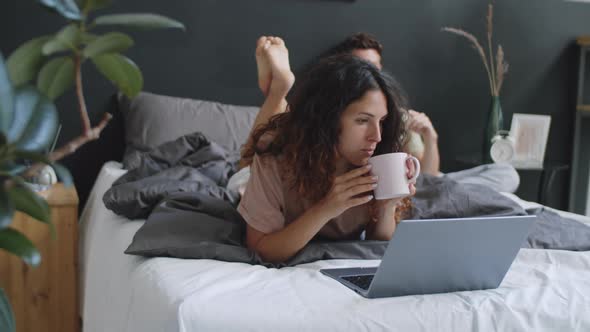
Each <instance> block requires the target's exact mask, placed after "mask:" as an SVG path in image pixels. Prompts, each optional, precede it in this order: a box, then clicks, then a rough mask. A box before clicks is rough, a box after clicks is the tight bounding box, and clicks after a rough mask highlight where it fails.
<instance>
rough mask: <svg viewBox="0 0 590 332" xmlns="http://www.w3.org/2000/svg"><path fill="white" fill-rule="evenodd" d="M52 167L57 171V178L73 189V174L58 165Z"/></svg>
mask: <svg viewBox="0 0 590 332" xmlns="http://www.w3.org/2000/svg"><path fill="white" fill-rule="evenodd" d="M51 167H53V170H54V171H55V174H56V175H57V178H58V179H59V181H60V182H62V183H63V184H64V186H65V187H71V186H73V185H74V179H73V177H72V174H71V173H70V171H69V170H68V169H67V168H65V167H64V166H63V165H61V164H58V163H53V164H51Z"/></svg>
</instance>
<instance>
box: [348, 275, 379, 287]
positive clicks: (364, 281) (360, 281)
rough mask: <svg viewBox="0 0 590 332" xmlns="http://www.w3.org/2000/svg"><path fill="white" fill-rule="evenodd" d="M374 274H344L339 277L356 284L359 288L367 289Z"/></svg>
mask: <svg viewBox="0 0 590 332" xmlns="http://www.w3.org/2000/svg"><path fill="white" fill-rule="evenodd" d="M374 276H375V275H374V274H366V275H362V276H346V277H341V278H342V279H344V280H346V281H348V282H350V283H352V284H353V285H356V286H357V287H359V288H361V289H365V290H366V289H369V285H371V281H373V277H374Z"/></svg>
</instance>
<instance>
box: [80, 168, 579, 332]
mask: <svg viewBox="0 0 590 332" xmlns="http://www.w3.org/2000/svg"><path fill="white" fill-rule="evenodd" d="M122 174H124V171H123V170H121V169H120V164H118V163H115V162H109V163H107V164H105V166H104V167H103V169H102V171H101V173H100V175H99V177H98V179H97V181H96V183H95V185H94V188H93V191H92V193H91V195H90V197H89V200H88V203H87V205H86V207H85V209H84V212H83V215H82V218H81V225H80V226H81V234H80V235H81V250H80V256H81V257H80V259H81V262H80V267H81V273H82V274H81V276H82V279H81V280H82V283H81V286H82V288H83V290H82V294H83V300H82V302H81V305H82V314H83V326H84V331H87V332H93V331H109V332H117V331H141V332H148V331H158V332H161V331H211V330H215V331H247V330H256V331H261V330H267V331H285V330H293V331H304V330H322V331H327V330H334V331H361V330H367V331H467V330H472V331H492V330H500V331H566V330H567V331H590V314H589V313H590V252H569V251H558V250H533V249H522V250H521V251H520V253H519V254H518V256H517V258H516V260H515V261H514V263H513V264H512V267H511V268H510V270H509V272H508V274H507V275H506V277H505V278H504V281H503V282H502V284H501V286H500V287H499V288H498V289H494V290H486V291H474V292H459V293H451V294H437V295H425V296H405V297H399V298H388V299H375V300H367V299H365V298H362V297H360V296H358V295H357V294H355V293H353V292H352V291H350V290H348V288H345V287H344V286H342V285H340V284H339V283H337V282H335V281H334V280H332V279H329V278H328V277H326V276H324V275H322V274H320V273H319V272H318V271H319V269H320V268H325V267H347V266H375V265H377V264H378V263H379V261H377V260H326V261H318V262H314V263H310V264H303V265H299V266H297V267H290V268H283V269H267V268H265V267H262V266H252V265H248V264H243V263H227V262H220V261H214V260H183V259H175V258H151V259H145V258H141V257H137V256H130V255H125V254H123V251H124V250H125V249H126V248H127V246H128V245H129V243H130V241H131V239H132V237H133V235H134V233H135V231H136V230H137V229H138V228H139V227H140V226H141V224H142V222H143V221H130V220H127V219H125V218H122V217H119V216H117V215H115V214H113V213H112V212H111V211H109V210H107V209H106V208H105V207H104V205H103V203H102V195H103V193H104V191H105V190H106V189H107V188H109V187H110V185H111V183H112V182H113V181H114V180H115V179H116V178H117V177H119V176H120V175H122ZM509 197H513V198H515V199H516V200H517V201H519V202H520V203H521V204H524V205H526V204H529V203H527V202H524V201H520V200H518V198H516V197H515V196H513V195H509ZM568 216H570V217H571V215H568ZM574 217H575V218H577V219H578V220H580V221H582V222H589V221H590V218H586V217H582V216H577V215H575V216H574Z"/></svg>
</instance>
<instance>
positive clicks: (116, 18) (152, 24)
mask: <svg viewBox="0 0 590 332" xmlns="http://www.w3.org/2000/svg"><path fill="white" fill-rule="evenodd" d="M94 23H95V24H96V25H118V26H126V27H130V28H139V29H166V28H176V29H182V30H185V28H184V24H182V23H181V22H179V21H176V20H173V19H171V18H169V17H166V16H162V15H159V14H152V13H138V14H110V15H103V16H99V17H97V18H96V19H95V20H94Z"/></svg>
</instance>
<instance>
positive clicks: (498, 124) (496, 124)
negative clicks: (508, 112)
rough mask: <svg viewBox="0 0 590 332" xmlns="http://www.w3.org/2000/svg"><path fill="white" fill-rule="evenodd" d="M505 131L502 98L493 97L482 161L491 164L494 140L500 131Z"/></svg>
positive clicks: (484, 138)
mask: <svg viewBox="0 0 590 332" xmlns="http://www.w3.org/2000/svg"><path fill="white" fill-rule="evenodd" d="M503 129H504V115H503V114H502V106H501V104H500V96H492V100H491V101H490V106H489V109H488V115H487V121H486V125H485V130H484V137H483V150H482V160H483V162H484V163H491V162H492V157H491V156H490V148H491V146H492V138H493V137H494V136H496V134H497V133H498V131H499V130H503Z"/></svg>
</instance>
